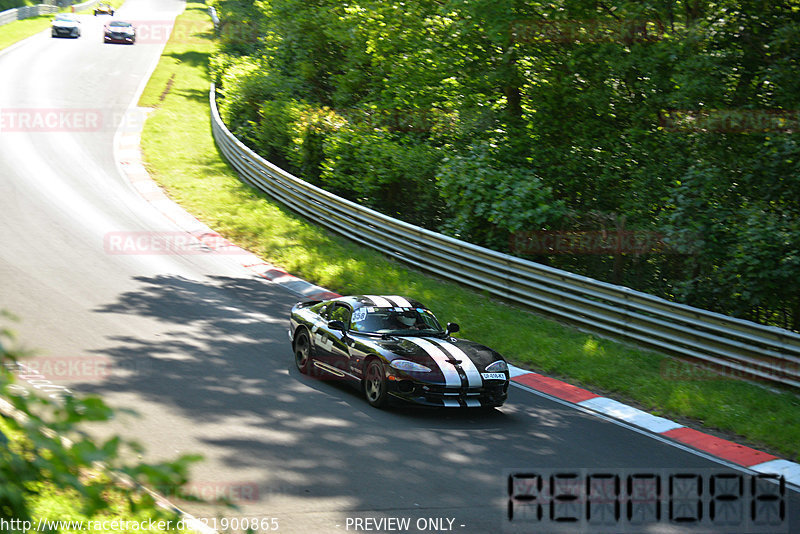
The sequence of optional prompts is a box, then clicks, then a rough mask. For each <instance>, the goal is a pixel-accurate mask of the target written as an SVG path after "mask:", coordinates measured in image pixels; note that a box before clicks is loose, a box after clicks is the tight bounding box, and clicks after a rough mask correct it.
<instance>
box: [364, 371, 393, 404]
mask: <svg viewBox="0 0 800 534" xmlns="http://www.w3.org/2000/svg"><path fill="white" fill-rule="evenodd" d="M364 395H365V396H366V397H367V402H368V403H370V405H371V406H374V407H375V408H383V407H385V406H386V404H387V403H388V400H389V392H388V390H387V387H386V373H385V372H384V371H383V363H381V361H380V360H372V361H371V362H369V364H368V365H367V372H366V376H365V377H364Z"/></svg>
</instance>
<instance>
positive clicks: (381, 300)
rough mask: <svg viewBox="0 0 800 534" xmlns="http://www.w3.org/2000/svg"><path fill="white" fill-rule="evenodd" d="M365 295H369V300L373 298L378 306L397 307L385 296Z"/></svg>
mask: <svg viewBox="0 0 800 534" xmlns="http://www.w3.org/2000/svg"><path fill="white" fill-rule="evenodd" d="M364 296H365V297H367V298H368V299H369V300H371V301H372V302H373V303H374V304H375V306H377V307H378V308H394V307H395V306H394V304H392V303H391V302H389V301H388V300H386V299H385V298H383V297H379V296H378V295H364Z"/></svg>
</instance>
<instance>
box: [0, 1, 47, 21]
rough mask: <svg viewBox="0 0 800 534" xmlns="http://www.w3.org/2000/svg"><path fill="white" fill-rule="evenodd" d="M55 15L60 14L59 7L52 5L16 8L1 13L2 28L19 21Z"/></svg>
mask: <svg viewBox="0 0 800 534" xmlns="http://www.w3.org/2000/svg"><path fill="white" fill-rule="evenodd" d="M53 13H58V7H56V6H54V5H50V4H39V5H35V6H23V7H15V8H14V9H7V10H5V11H2V12H0V26H3V25H4V24H9V23H11V22H14V21H17V20H23V19H29V18H31V17H38V16H39V15H52V14H53Z"/></svg>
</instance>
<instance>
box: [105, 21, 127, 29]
mask: <svg viewBox="0 0 800 534" xmlns="http://www.w3.org/2000/svg"><path fill="white" fill-rule="evenodd" d="M109 26H111V27H112V28H129V27H130V26H131V23H130V22H121V21H115V22H112V23H111V24H109Z"/></svg>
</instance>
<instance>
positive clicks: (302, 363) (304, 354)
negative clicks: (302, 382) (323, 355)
mask: <svg viewBox="0 0 800 534" xmlns="http://www.w3.org/2000/svg"><path fill="white" fill-rule="evenodd" d="M310 362H311V340H310V339H309V337H308V332H306V331H305V330H301V331H300V332H298V333H297V339H295V340H294V363H295V364H296V365H297V368H298V369H299V370H300V372H301V373H303V374H308V367H309V365H310Z"/></svg>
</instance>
